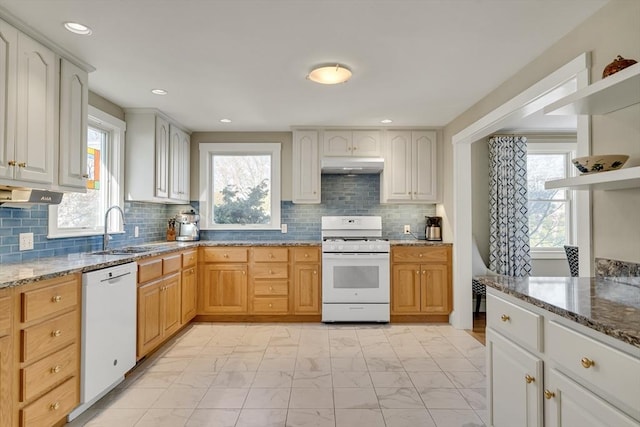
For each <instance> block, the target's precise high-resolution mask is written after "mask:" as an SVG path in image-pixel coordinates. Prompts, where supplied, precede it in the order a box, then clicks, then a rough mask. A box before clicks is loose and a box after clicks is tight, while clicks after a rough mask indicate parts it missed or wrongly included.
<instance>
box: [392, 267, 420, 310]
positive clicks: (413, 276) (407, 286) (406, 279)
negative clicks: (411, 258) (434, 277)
mask: <svg viewBox="0 0 640 427" xmlns="http://www.w3.org/2000/svg"><path fill="white" fill-rule="evenodd" d="M420 278H421V271H420V265H419V264H395V265H394V266H393V280H392V282H391V313H392V314H417V313H420V283H421V280H420Z"/></svg>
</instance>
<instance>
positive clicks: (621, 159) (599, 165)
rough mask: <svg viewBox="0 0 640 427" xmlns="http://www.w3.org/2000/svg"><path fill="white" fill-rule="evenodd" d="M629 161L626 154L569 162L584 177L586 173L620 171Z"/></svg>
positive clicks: (598, 156) (606, 155)
mask: <svg viewBox="0 0 640 427" xmlns="http://www.w3.org/2000/svg"><path fill="white" fill-rule="evenodd" d="M628 159H629V156H627V155H626V154H600V155H596V156H586V157H577V158H575V159H573V160H571V162H572V163H573V165H574V166H575V167H576V168H577V169H578V170H579V171H580V172H581V173H582V174H583V175H584V174H587V173H595V172H605V171H612V170H616V169H620V168H621V167H622V166H623V165H624V164H625V162H626V161H627V160H628Z"/></svg>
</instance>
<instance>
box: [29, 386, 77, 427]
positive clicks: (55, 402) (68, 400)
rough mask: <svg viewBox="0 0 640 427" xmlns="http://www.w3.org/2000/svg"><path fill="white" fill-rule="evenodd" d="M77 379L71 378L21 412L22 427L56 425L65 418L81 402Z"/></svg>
mask: <svg viewBox="0 0 640 427" xmlns="http://www.w3.org/2000/svg"><path fill="white" fill-rule="evenodd" d="M78 397H79V396H78V389H77V384H76V379H75V378H70V379H68V380H67V381H65V382H64V383H62V384H60V385H59V386H58V387H56V388H54V389H53V390H51V391H50V392H49V393H47V394H45V395H44V396H42V397H41V398H40V399H38V400H36V401H35V402H33V403H32V404H30V405H28V406H26V407H25V408H23V409H21V410H20V426H21V427H42V426H51V425H54V424H55V423H56V422H57V421H59V420H61V419H62V418H64V417H65V416H66V415H67V414H68V413H69V412H71V410H73V408H75V407H76V406H77V405H78V403H80V400H79V398H78Z"/></svg>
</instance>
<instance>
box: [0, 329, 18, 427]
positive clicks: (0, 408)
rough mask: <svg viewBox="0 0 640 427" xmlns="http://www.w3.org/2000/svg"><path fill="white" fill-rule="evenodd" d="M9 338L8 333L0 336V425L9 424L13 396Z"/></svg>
mask: <svg viewBox="0 0 640 427" xmlns="http://www.w3.org/2000/svg"><path fill="white" fill-rule="evenodd" d="M11 339H12V337H11V336H10V335H7V336H4V337H2V338H0V425H2V426H10V425H11V413H12V411H11V404H12V400H13V398H14V397H15V396H14V395H13V393H12V389H11V377H12V375H13V372H12V369H11V356H12V355H11Z"/></svg>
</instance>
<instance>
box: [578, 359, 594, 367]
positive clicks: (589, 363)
mask: <svg viewBox="0 0 640 427" xmlns="http://www.w3.org/2000/svg"><path fill="white" fill-rule="evenodd" d="M580 363H581V364H582V367H583V368H585V369H589V368H590V367H592V366H593V365H595V364H596V362H594V361H593V360H591V359H589V358H588V357H583V358H582V359H580Z"/></svg>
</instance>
